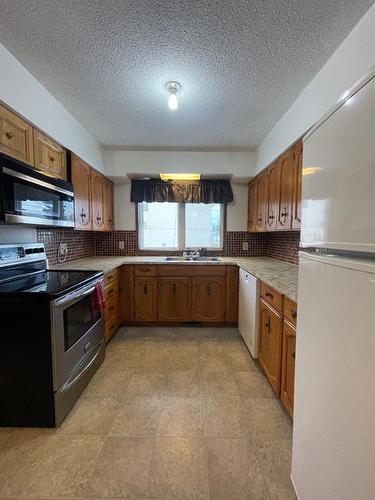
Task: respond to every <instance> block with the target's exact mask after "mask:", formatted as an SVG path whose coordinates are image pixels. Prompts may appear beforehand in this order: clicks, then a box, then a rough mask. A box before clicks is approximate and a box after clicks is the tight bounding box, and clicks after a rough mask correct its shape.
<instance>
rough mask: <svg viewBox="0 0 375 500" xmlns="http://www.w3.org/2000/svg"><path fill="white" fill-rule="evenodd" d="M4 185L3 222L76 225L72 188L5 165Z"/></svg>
mask: <svg viewBox="0 0 375 500" xmlns="http://www.w3.org/2000/svg"><path fill="white" fill-rule="evenodd" d="M47 180H48V179H47ZM2 186H3V192H4V222H8V223H20V224H33V225H44V226H63V227H73V226H74V202H73V200H74V195H73V193H72V192H71V191H68V190H66V189H63V188H61V187H59V186H55V185H54V184H52V183H49V182H47V181H44V180H41V179H38V178H35V177H33V176H31V175H27V174H24V173H20V172H17V171H15V170H12V169H10V168H3V175H2Z"/></svg>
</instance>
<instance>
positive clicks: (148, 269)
mask: <svg viewBox="0 0 375 500" xmlns="http://www.w3.org/2000/svg"><path fill="white" fill-rule="evenodd" d="M134 276H156V266H148V265H143V266H134Z"/></svg>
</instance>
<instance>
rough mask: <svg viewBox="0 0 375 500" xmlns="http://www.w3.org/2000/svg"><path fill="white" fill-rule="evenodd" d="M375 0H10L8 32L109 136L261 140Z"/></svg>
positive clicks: (15, 48) (49, 83)
mask: <svg viewBox="0 0 375 500" xmlns="http://www.w3.org/2000/svg"><path fill="white" fill-rule="evenodd" d="M372 3H373V2H372V1H369V0H355V1H353V0H329V1H328V0H289V1H285V0H254V1H245V0H227V1H222V0H174V1H172V0H101V1H95V0H0V41H1V43H3V44H4V45H5V46H6V47H7V48H8V49H9V50H10V51H11V52H12V53H13V54H14V56H15V57H16V58H17V59H19V61H20V62H21V63H22V64H23V65H24V66H25V67H26V68H27V69H29V71H31V73H32V74H33V75H34V76H35V77H36V78H37V79H38V80H39V81H40V82H41V83H42V84H43V85H44V86H45V87H46V88H47V89H48V90H49V91H50V92H51V93H52V94H53V95H54V96H55V97H56V98H57V99H58V100H59V101H60V102H61V103H62V104H63V105H64V106H65V107H66V108H67V109H68V110H69V111H70V112H71V113H72V114H73V115H74V116H75V117H76V118H77V119H78V121H80V122H81V123H82V125H83V126H84V127H86V128H87V129H88V130H89V131H91V132H92V133H93V134H94V135H95V136H96V137H97V138H98V139H99V141H100V142H101V143H102V144H104V145H127V146H154V145H155V146H169V147H174V146H187V147H195V146H201V147H218V146H220V147H226V146H230V147H252V146H255V145H257V144H258V143H259V142H260V141H261V139H262V138H263V137H264V136H265V135H266V134H267V133H268V132H269V130H270V129H271V128H272V126H273V125H274V124H275V123H276V122H277V121H278V119H279V118H280V117H281V116H282V115H283V113H284V112H285V111H286V110H287V109H288V107H289V106H290V105H291V104H292V102H293V101H294V100H295V99H296V97H297V96H298V95H299V94H300V93H301V91H302V90H303V88H304V87H305V86H306V85H307V84H308V83H309V81H310V80H311V79H312V78H313V77H314V76H315V74H316V73H317V72H318V71H319V69H320V68H321V67H322V65H323V64H324V63H325V61H326V60H327V59H328V58H329V57H330V55H331V54H332V53H333V52H334V50H335V49H336V48H337V47H338V45H339V44H340V43H341V42H342V41H343V40H344V38H345V37H346V36H347V35H348V33H349V32H350V30H351V29H352V28H353V27H354V25H355V24H356V23H357V22H358V21H359V19H360V18H361V17H362V16H363V15H364V14H365V12H366V11H367V9H368V8H369V7H370V6H371V5H372ZM168 80H177V81H179V82H181V83H182V85H183V92H182V93H181V96H180V99H179V109H178V111H176V112H174V113H172V112H171V111H169V110H168V108H167V94H166V92H165V90H164V85H165V83H166V82H167V81H168Z"/></svg>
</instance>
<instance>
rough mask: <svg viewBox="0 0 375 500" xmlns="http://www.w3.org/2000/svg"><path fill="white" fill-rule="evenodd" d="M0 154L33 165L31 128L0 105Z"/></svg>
mask: <svg viewBox="0 0 375 500" xmlns="http://www.w3.org/2000/svg"><path fill="white" fill-rule="evenodd" d="M0 153H5V154H6V155H8V156H12V157H13V158H17V160H21V161H23V162H25V163H29V164H30V165H33V164H34V148H33V128H32V126H31V125H30V124H29V123H27V122H25V121H24V120H22V118H20V117H19V116H17V115H16V114H14V113H12V112H11V111H9V109H7V108H4V106H1V105H0Z"/></svg>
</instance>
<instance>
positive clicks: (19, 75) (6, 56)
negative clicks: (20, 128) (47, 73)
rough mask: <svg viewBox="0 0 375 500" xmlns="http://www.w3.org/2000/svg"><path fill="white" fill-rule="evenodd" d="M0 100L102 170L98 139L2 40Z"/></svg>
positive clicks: (0, 48) (0, 52) (0, 53)
mask: <svg viewBox="0 0 375 500" xmlns="http://www.w3.org/2000/svg"><path fill="white" fill-rule="evenodd" d="M0 68H1V73H0V75H1V76H0V101H3V102H4V103H5V104H7V105H8V106H10V107H11V108H13V109H14V110H15V111H17V113H19V114H20V115H22V116H24V117H25V118H26V119H27V120H29V121H30V122H32V123H33V124H34V125H35V126H37V127H38V128H40V129H41V130H43V131H45V132H46V133H47V134H48V135H50V136H51V137H53V138H54V139H55V140H56V141H57V142H59V143H61V144H62V145H63V146H65V147H66V148H68V149H70V150H71V151H74V152H75V153H76V154H77V155H78V156H80V157H81V158H83V159H84V160H86V161H87V163H89V164H90V165H91V166H93V167H94V168H96V169H98V170H100V171H103V170H104V163H103V156H102V151H101V148H100V146H99V143H98V142H97V141H96V139H95V138H94V137H93V136H92V135H91V134H89V133H88V132H87V130H85V129H84V128H83V127H82V125H80V124H79V123H78V122H77V120H76V119H75V118H73V116H72V115H71V114H69V113H68V112H67V110H66V109H65V108H64V107H63V106H62V105H61V104H60V103H59V102H58V101H57V100H56V99H55V98H54V97H53V96H52V95H51V94H50V93H49V92H48V91H47V90H46V89H45V88H44V87H43V85H41V84H40V83H39V82H38V80H36V79H35V78H34V77H33V76H32V74H31V73H29V71H28V70H27V69H26V68H25V67H24V66H22V65H21V64H20V63H19V61H18V60H17V59H16V58H15V57H14V56H13V55H12V54H11V53H10V52H9V51H8V50H7V49H6V48H5V47H4V46H3V45H1V44H0Z"/></svg>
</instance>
